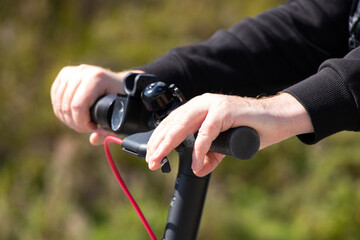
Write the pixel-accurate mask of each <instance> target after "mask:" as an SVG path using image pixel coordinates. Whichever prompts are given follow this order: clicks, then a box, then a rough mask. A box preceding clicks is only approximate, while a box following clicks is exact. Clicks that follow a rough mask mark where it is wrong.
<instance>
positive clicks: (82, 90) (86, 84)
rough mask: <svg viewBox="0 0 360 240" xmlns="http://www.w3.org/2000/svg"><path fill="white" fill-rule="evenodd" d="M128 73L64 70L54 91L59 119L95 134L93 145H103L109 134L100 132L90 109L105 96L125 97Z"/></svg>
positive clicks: (83, 68)
mask: <svg viewBox="0 0 360 240" xmlns="http://www.w3.org/2000/svg"><path fill="white" fill-rule="evenodd" d="M126 73H127V72H121V73H115V72H112V71H110V70H107V69H104V68H101V67H97V66H90V65H85V64H82V65H80V66H68V67H64V68H63V69H62V70H61V71H60V73H59V74H58V76H57V77H56V79H55V81H54V83H53V85H52V87H51V102H52V105H53V110H54V113H55V115H56V116H57V117H58V118H59V119H60V120H61V121H62V122H63V123H65V124H66V125H67V126H69V127H70V128H72V129H74V130H76V131H78V132H89V131H95V132H94V133H93V134H92V135H91V136H90V142H91V143H92V144H99V143H101V142H102V141H103V139H104V137H105V136H106V135H108V134H109V133H108V132H106V131H104V130H100V129H99V130H96V125H95V124H94V123H93V122H91V119H90V107H91V106H92V105H93V103H94V102H95V101H96V100H97V99H98V98H99V97H101V96H103V95H107V94H115V93H123V92H124V90H123V84H122V81H123V78H124V76H125V74H126Z"/></svg>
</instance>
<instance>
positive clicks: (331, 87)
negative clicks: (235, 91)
mask: <svg viewBox="0 0 360 240" xmlns="http://www.w3.org/2000/svg"><path fill="white" fill-rule="evenodd" d="M284 92H287V93H289V94H291V95H293V96H294V97H295V98H296V99H297V100H298V101H299V102H300V103H301V104H302V105H303V106H304V107H305V109H306V111H307V112H308V114H309V116H310V119H311V122H312V124H313V127H314V133H310V134H303V135H299V136H298V137H299V139H300V140H301V141H302V142H304V143H306V144H314V143H316V142H318V141H320V140H321V139H323V138H325V137H327V136H330V135H332V134H334V133H336V132H339V131H342V130H356V129H357V119H358V116H357V114H356V113H357V111H356V110H354V109H356V105H355V102H354V99H353V96H352V94H351V92H350V90H349V89H348V87H347V86H346V84H345V82H344V81H343V80H342V79H341V77H340V76H339V74H338V73H337V72H336V71H335V70H333V69H332V68H330V67H325V68H323V69H321V70H320V71H319V72H318V73H317V74H315V75H313V76H311V77H309V78H308V79H305V80H304V81H302V82H299V83H298V84H295V85H293V86H291V87H289V88H287V89H285V90H284ZM354 114H355V115H354Z"/></svg>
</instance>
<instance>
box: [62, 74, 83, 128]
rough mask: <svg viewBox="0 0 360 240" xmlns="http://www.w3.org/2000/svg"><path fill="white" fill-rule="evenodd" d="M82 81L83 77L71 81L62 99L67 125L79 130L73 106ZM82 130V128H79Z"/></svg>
mask: <svg viewBox="0 0 360 240" xmlns="http://www.w3.org/2000/svg"><path fill="white" fill-rule="evenodd" d="M80 82H81V78H74V80H73V81H69V82H68V84H67V87H66V89H65V91H64V95H63V101H62V106H61V108H62V113H63V117H64V120H65V121H66V123H67V125H68V126H69V127H71V128H73V129H75V130H79V128H78V127H77V126H76V124H75V122H74V119H73V114H72V111H73V108H72V101H73V98H74V95H75V92H76V90H77V89H78V87H79V85H80ZM79 131H80V130H79Z"/></svg>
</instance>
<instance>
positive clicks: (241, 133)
mask: <svg viewBox="0 0 360 240" xmlns="http://www.w3.org/2000/svg"><path fill="white" fill-rule="evenodd" d="M259 147H260V138H259V135H258V134H257V132H256V131H255V130H254V129H252V128H250V127H238V128H231V129H229V130H227V131H225V132H222V133H220V134H219V136H218V137H217V138H216V139H215V140H214V141H213V143H212V145H211V147H210V151H212V152H217V153H221V154H224V155H227V156H232V157H235V158H238V159H241V160H247V159H250V158H252V157H254V156H255V154H256V153H257V152H258V151H259Z"/></svg>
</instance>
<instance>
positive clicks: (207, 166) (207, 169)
mask: <svg viewBox="0 0 360 240" xmlns="http://www.w3.org/2000/svg"><path fill="white" fill-rule="evenodd" d="M224 157H225V155H222V154H220V153H215V152H208V153H207V154H206V156H205V159H204V164H203V166H202V168H201V169H199V170H198V171H194V174H195V175H197V176H198V177H203V176H206V175H208V174H209V173H211V172H212V171H213V170H214V169H215V168H216V167H217V165H219V163H220V162H221V160H222V159H223V158H224Z"/></svg>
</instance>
